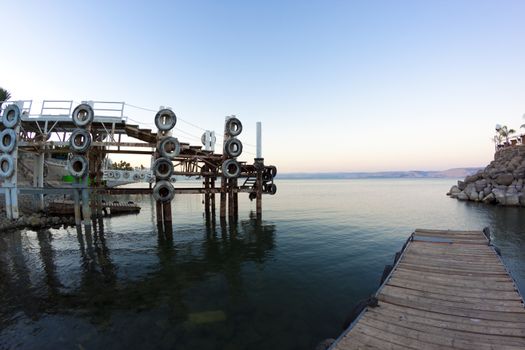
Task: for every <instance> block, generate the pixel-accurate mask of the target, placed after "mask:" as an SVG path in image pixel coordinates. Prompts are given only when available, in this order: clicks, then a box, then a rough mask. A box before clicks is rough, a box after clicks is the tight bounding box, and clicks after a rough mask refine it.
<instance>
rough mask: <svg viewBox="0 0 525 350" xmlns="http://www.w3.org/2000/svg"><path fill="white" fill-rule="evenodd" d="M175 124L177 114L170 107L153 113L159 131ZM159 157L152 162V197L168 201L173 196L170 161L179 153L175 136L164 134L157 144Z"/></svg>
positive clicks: (178, 144) (170, 127) (166, 129)
mask: <svg viewBox="0 0 525 350" xmlns="http://www.w3.org/2000/svg"><path fill="white" fill-rule="evenodd" d="M176 124H177V116H176V115H175V113H174V112H173V111H172V110H170V109H161V110H160V111H158V112H157V114H156V115H155V125H156V126H157V128H158V129H159V132H168V131H170V130H171V129H173V128H174V127H175V125H176ZM157 151H158V153H159V156H160V157H159V158H157V160H155V162H154V163H153V174H154V176H155V186H154V187H153V198H155V200H157V201H160V202H170V201H171V200H172V199H173V197H175V189H174V188H173V185H172V184H171V182H170V181H169V180H170V178H171V176H172V175H173V163H172V161H173V160H174V159H175V158H176V157H178V156H179V154H180V143H179V140H178V139H177V138H176V137H172V136H165V137H163V138H161V139H160V141H159V142H158V144H157Z"/></svg>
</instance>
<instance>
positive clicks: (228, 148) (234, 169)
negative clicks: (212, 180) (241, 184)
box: [221, 117, 242, 179]
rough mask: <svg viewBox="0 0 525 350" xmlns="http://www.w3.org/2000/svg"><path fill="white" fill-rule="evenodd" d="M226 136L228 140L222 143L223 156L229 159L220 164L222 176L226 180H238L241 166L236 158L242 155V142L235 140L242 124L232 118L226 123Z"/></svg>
mask: <svg viewBox="0 0 525 350" xmlns="http://www.w3.org/2000/svg"><path fill="white" fill-rule="evenodd" d="M225 129H226V134H227V135H228V136H230V138H229V139H228V140H227V141H226V142H225V143H224V149H223V151H224V154H225V155H226V156H227V157H228V158H229V159H227V160H225V161H224V163H222V167H221V170H222V174H223V175H224V177H226V178H228V179H235V178H238V177H239V175H240V174H241V165H240V164H239V162H238V161H237V159H236V158H237V157H238V156H240V155H241V153H242V142H241V140H239V139H238V138H237V136H239V135H240V133H241V132H242V123H241V121H240V120H239V119H237V118H235V117H233V118H230V119H228V120H227V121H226V126H225Z"/></svg>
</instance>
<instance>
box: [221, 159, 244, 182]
mask: <svg viewBox="0 0 525 350" xmlns="http://www.w3.org/2000/svg"><path fill="white" fill-rule="evenodd" d="M222 174H223V175H224V176H225V177H226V178H228V179H235V178H237V177H239V175H240V174H241V166H240V164H239V163H238V162H237V161H236V160H235V159H228V160H226V161H225V162H224V163H222Z"/></svg>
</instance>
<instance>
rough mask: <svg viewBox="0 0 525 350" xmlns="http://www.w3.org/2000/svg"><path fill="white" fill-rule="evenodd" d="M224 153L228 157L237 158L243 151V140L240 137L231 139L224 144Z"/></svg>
mask: <svg viewBox="0 0 525 350" xmlns="http://www.w3.org/2000/svg"><path fill="white" fill-rule="evenodd" d="M224 153H225V154H226V155H227V156H228V157H232V158H236V157H238V156H240V155H241V153H242V142H241V140H239V139H229V140H228V141H226V143H225V144H224Z"/></svg>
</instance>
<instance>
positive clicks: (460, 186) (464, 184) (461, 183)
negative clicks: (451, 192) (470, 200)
mask: <svg viewBox="0 0 525 350" xmlns="http://www.w3.org/2000/svg"><path fill="white" fill-rule="evenodd" d="M465 187H467V184H466V183H465V182H463V181H458V188H459V189H460V190H461V191H463V190H464V189H465Z"/></svg>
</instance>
